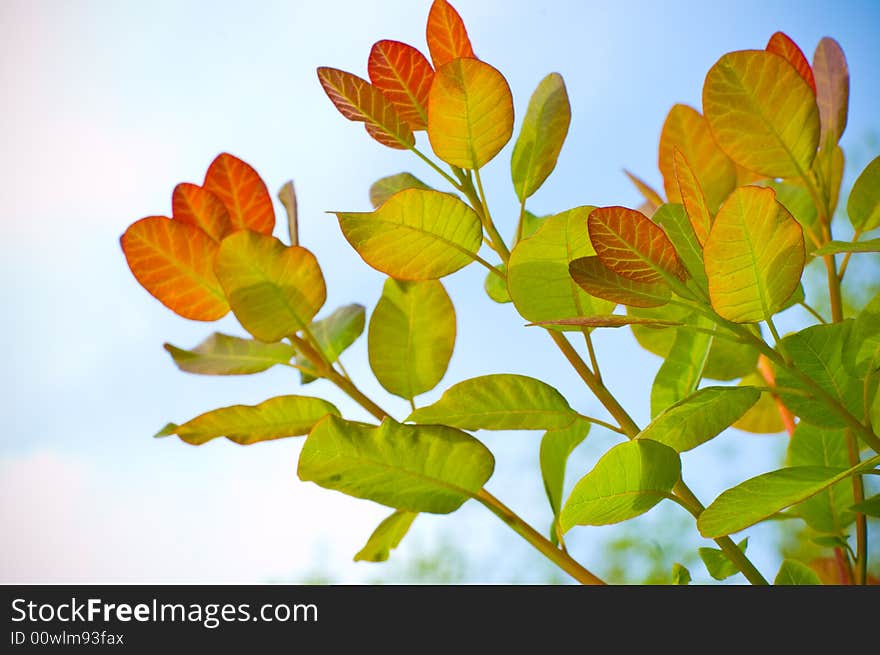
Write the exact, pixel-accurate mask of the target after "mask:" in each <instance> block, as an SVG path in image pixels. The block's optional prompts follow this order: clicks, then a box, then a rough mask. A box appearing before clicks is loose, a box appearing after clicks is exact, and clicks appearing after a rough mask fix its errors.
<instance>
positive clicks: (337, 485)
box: [297, 416, 495, 514]
mask: <svg viewBox="0 0 880 655" xmlns="http://www.w3.org/2000/svg"><path fill="white" fill-rule="evenodd" d="M494 468H495V459H494V458H493V457H492V453H490V452H489V450H488V449H487V448H486V447H485V446H484V445H483V444H481V443H480V442H479V441H477V440H476V439H474V438H473V437H472V436H470V435H469V434H466V433H464V432H461V431H460V430H455V429H453V428H449V427H446V426H442V425H401V424H400V423H396V422H394V421H393V420H391V419H385V420H384V421H382V425H380V426H378V427H374V426H371V425H364V424H363V423H354V422H350V421H345V420H343V419H340V418H337V417H335V416H328V417H327V418H325V419H324V420H322V421H321V422H320V423H318V424H317V425H316V426H315V427H314V428H312V431H311V433H309V436H308V438H307V439H306V442H305V444H304V445H303V448H302V452H301V453H300V458H299V468H298V469H297V473H298V475H299V477H300V479H301V480H304V481H307V482H315V483H316V484H318V485H319V486H321V487H324V488H326V489H333V490H335V491H341V492H342V493H345V494H348V495H349V496H355V497H356V498H364V499H367V500H372V501H375V502H377V503H381V504H383V505H388V506H389V507H394V508H395V509H401V510H407V511H410V512H430V513H435V514H448V513H449V512H453V511H455V510H456V509H458V508H459V507H460V506H461V505H462V503H464V502H465V501H466V500H468V499H469V498H471V497H473V496H474V495H475V494H476V493H477V492H478V491H479V490H480V489H481V488H482V487H483V485H484V484H485V483H486V481H487V480H488V479H489V478H490V477H491V475H492V470H493V469H494Z"/></svg>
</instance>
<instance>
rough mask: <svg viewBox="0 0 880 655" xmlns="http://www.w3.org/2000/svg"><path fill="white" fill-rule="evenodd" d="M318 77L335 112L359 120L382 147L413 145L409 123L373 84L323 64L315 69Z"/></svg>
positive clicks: (406, 147)
mask: <svg viewBox="0 0 880 655" xmlns="http://www.w3.org/2000/svg"><path fill="white" fill-rule="evenodd" d="M318 80H319V81H320V82H321V86H322V87H324V92H325V93H326V94H327V97H328V98H330V101H331V102H332V103H333V104H334V105H336V109H338V110H339V113H340V114H342V115H343V116H345V117H346V118H347V119H348V120H350V121H357V122H360V123H363V124H364V126H365V127H366V128H367V133H368V134H369V135H370V136H371V137H373V138H374V139H376V141H378V142H379V143H381V144H382V145H383V146H388V147H389V148H396V149H398V150H406V149H408V148H411V147H412V146H413V145H415V142H416V140H415V137H414V136H413V133H412V130H411V129H410V128H409V125H407V124H406V123H405V122H404V120H403V119H402V118H401V117H400V114H398V113H397V110H396V109H395V108H394V105H393V104H391V101H390V100H388V98H386V97H385V96H384V94H383V93H382V91H380V90H379V89H378V88H377V87H375V86H373V85H372V84H370V83H369V82H367V81H366V80H364V79H361V78H360V77H358V76H357V75H352V74H351V73H346V72H345V71H341V70H339V69H336V68H327V67H326V66H324V67H321V68H319V69H318Z"/></svg>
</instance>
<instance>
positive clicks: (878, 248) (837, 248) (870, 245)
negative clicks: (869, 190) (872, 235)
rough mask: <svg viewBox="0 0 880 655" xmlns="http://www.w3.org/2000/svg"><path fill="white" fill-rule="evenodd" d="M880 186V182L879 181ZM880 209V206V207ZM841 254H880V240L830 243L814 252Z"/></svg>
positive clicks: (818, 253) (819, 253) (815, 253)
mask: <svg viewBox="0 0 880 655" xmlns="http://www.w3.org/2000/svg"><path fill="white" fill-rule="evenodd" d="M878 184H880V181H878ZM850 198H852V196H850ZM878 207H880V205H878ZM878 215H880V214H878ZM841 252H880V239H868V240H867V241H829V242H828V243H826V244H825V245H824V246H822V247H821V248H817V249H816V250H814V251H813V254H814V255H836V254H838V253H841Z"/></svg>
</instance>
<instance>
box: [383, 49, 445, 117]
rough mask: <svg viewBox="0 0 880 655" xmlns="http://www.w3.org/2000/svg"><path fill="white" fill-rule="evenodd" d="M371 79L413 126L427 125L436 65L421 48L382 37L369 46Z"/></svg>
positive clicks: (399, 113) (401, 115)
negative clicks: (371, 46)
mask: <svg viewBox="0 0 880 655" xmlns="http://www.w3.org/2000/svg"><path fill="white" fill-rule="evenodd" d="M367 71H368V73H369V75H370V81H371V82H372V83H373V86H375V87H377V88H378V89H379V90H380V91H382V94H383V95H384V96H385V97H386V98H387V99H388V100H389V101H390V102H391V104H392V105H394V108H395V109H396V110H397V113H398V115H399V116H400V118H401V119H403V121H404V122H405V123H406V124H407V125H409V127H410V129H412V130H414V131H417V130H424V129H426V128H427V127H428V93H429V92H430V91H431V82H432V81H433V79H434V69H433V68H431V64H430V63H429V62H428V60H427V59H426V58H425V55H423V54H422V53H421V52H419V51H418V50H417V49H416V48H413V47H412V46H411V45H407V44H406V43H401V42H400V41H388V40H383V41H379V42H378V43H376V44H375V45H374V46H373V48H372V50H370V59H369V62H368V64H367Z"/></svg>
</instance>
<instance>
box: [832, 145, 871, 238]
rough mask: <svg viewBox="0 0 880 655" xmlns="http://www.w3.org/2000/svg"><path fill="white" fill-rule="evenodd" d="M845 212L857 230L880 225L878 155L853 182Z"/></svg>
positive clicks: (865, 230)
mask: <svg viewBox="0 0 880 655" xmlns="http://www.w3.org/2000/svg"><path fill="white" fill-rule="evenodd" d="M846 213H847V214H848V215H849V220H850V222H851V223H852V225H853V227H854V228H855V229H857V230H860V231H862V232H868V231H870V230H873V229H875V228H877V227H880V157H875V158H874V159H872V160H871V163H870V164H868V165H867V166H865V170H863V171H862V172H861V174H860V175H859V177H858V179H857V180H856V182H855V184H853V188H852V191H850V194H849V201H848V202H847V203H846ZM874 241H877V240H876V239H874ZM832 243H833V242H832Z"/></svg>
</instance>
